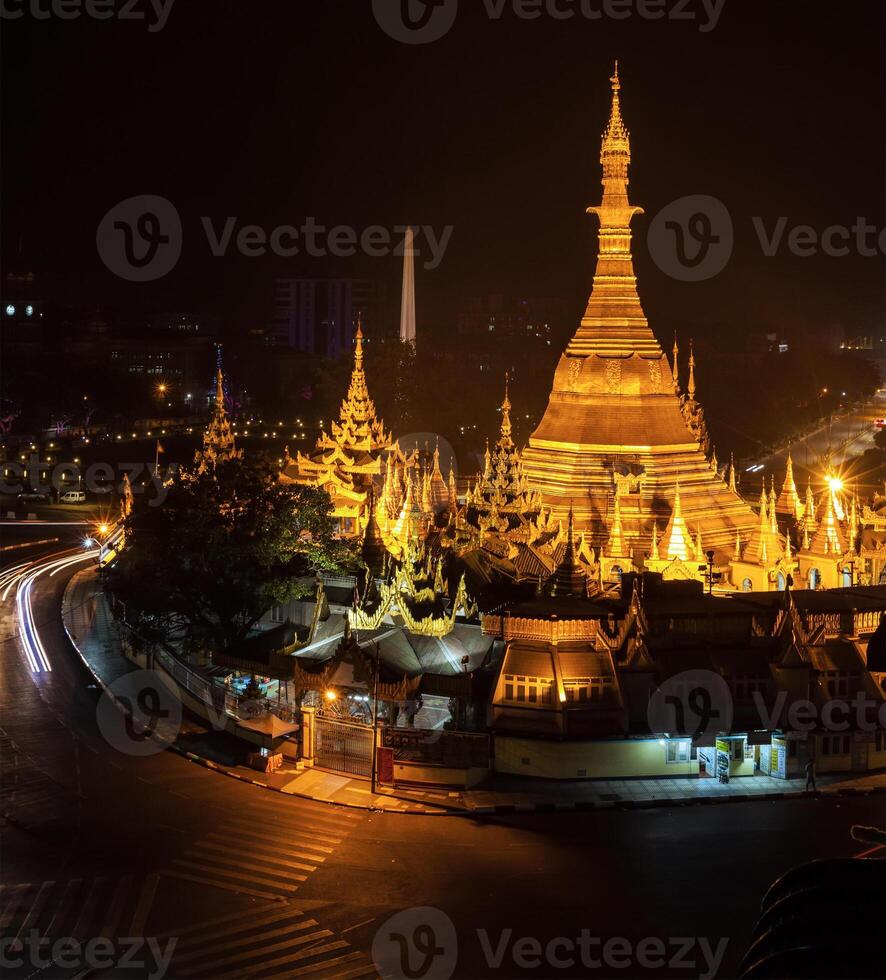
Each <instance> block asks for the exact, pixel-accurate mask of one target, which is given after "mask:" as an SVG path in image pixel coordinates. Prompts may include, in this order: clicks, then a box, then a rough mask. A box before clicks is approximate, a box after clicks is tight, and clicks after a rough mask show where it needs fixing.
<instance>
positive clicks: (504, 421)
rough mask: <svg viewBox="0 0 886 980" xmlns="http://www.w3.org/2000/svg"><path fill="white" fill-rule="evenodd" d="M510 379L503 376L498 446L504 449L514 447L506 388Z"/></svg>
mask: <svg viewBox="0 0 886 980" xmlns="http://www.w3.org/2000/svg"><path fill="white" fill-rule="evenodd" d="M509 381H510V378H509V377H508V375H507V374H505V400H504V401H503V402H502V403H501V438H500V439H499V440H498V444H499V445H500V446H502V447H503V448H505V449H510V448H511V447H512V446H513V445H514V440H513V439H512V438H511V399H510V397H509V392H508V387H509Z"/></svg>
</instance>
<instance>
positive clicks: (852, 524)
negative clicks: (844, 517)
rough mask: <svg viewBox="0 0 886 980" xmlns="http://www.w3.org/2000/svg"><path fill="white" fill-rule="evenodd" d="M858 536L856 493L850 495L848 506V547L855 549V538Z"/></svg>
mask: <svg viewBox="0 0 886 980" xmlns="http://www.w3.org/2000/svg"><path fill="white" fill-rule="evenodd" d="M857 537H858V495H857V494H855V495H854V496H853V497H852V503H851V505H850V507H849V548H850V549H852V550H854V549H855V539H856V538H857Z"/></svg>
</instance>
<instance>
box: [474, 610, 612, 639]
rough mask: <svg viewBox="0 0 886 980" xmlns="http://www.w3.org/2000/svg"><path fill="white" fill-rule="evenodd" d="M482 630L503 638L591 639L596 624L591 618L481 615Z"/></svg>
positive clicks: (595, 632)
mask: <svg viewBox="0 0 886 980" xmlns="http://www.w3.org/2000/svg"><path fill="white" fill-rule="evenodd" d="M483 632H484V633H485V634H486V635H487V636H500V637H501V638H502V639H504V640H546V641H548V642H555V641H565V640H593V639H594V637H595V636H596V635H597V624H596V621H595V620H593V619H523V618H521V617H517V616H494V615H486V616H484V617H483Z"/></svg>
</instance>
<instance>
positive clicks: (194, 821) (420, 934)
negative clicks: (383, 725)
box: [0, 529, 886, 978]
mask: <svg viewBox="0 0 886 980" xmlns="http://www.w3.org/2000/svg"><path fill="white" fill-rule="evenodd" d="M33 533H36V529H34V532H33ZM78 537H79V531H73V532H72V534H71V544H72V545H74V546H76V544H77V540H78ZM62 545H63V543H62V544H60V545H55V546H53V547H52V549H51V550H53V551H55V550H58V549H59V548H60V547H62ZM23 554H24V555H25V556H26V557H33V553H29V552H25V553H23ZM22 560H25V558H23V557H19V556H17V557H16V559H15V562H12V561H6V562H5V563H4V564H6V565H10V564H15V563H17V562H19V561H22ZM71 571H72V570H68V571H64V572H63V573H60V574H58V575H56V576H55V577H52V578H50V577H48V576H44V577H43V578H41V579H38V580H37V583H36V584H35V592H34V606H33V608H34V615H35V620H36V622H37V624H38V627H39V629H40V631H41V636H42V638H43V643H44V646H45V649H46V652H47V655H48V659H49V661H50V664H51V668H52V669H51V671H49V672H40V673H32V672H31V670H30V668H29V666H28V663H27V661H26V659H25V657H24V654H23V652H22V649H21V647H20V645H19V642H18V641H17V640H16V639H15V636H14V631H15V623H14V621H13V612H14V604H13V603H12V602H11V600H7V601H6V602H5V603H3V605H2V607H0V638H2V640H3V643H2V660H0V748H2V794H0V802H2V813H3V816H4V826H3V843H2V881H3V885H4V889H3V892H2V894H0V925H2V928H3V933H4V935H7V936H9V935H13V936H14V935H19V936H20V937H26V936H27V935H28V934H29V930H30V929H33V928H37V929H40V930H41V931H43V932H45V933H46V934H48V935H50V936H53V937H56V936H72V937H79V938H80V939H81V940H87V939H89V938H92V937H102V936H104V937H106V941H107V942H109V943H111V945H112V947H113V949H114V955H115V956H119V955H120V953H121V951H122V948H123V943H122V938H121V937H130V936H135V937H140V936H150V937H153V938H154V939H155V946H156V949H158V950H159V953H158V954H156V955H157V959H158V960H159V961H161V962H162V957H163V955H164V953H165V951H166V950H168V947H167V946H166V945H165V944H166V943H167V942H168V941H169V939H170V938H175V937H178V943H177V944H176V946H175V948H174V951H173V958H172V961H171V966H169V967H168V971H167V973H166V975H167V976H170V977H187V976H193V977H213V978H214V977H220V976H231V977H236V976H277V975H279V976H300V975H307V976H310V977H324V976H342V977H345V976H362V975H373V974H374V972H375V970H374V968H373V966H372V961H371V960H370V955H369V954H371V952H372V950H373V942H375V943H376V946H375V954H376V958H377V962H378V963H379V964H380V966H382V967H387V966H388V965H391V964H393V968H394V972H393V973H390V975H399V976H402V975H404V974H403V973H402V971H399V970H398V968H397V964H399V963H400V948H401V944H407V945H408V944H415V945H417V946H418V949H415V948H413V945H408V948H409V950H410V951H411V955H412V959H411V961H410V962H411V965H412V975H414V976H420V975H426V976H430V977H436V976H450V975H454V976H457V977H487V976H493V977H494V976H498V977H521V976H577V975H583V976H587V975H588V974H590V975H596V976H601V977H608V976H632V977H633V976H687V977H688V976H702V975H707V976H710V975H714V974H716V975H719V976H726V977H728V976H733V975H734V974H735V968H736V964H737V962H738V961H739V959H740V958H741V955H742V953H743V950H744V947H745V945H746V943H747V938H748V935H749V933H750V930H751V928H752V927H753V923H754V919H755V914H756V910H757V908H758V906H759V902H760V899H761V897H762V895H763V892H764V891H765V889H766V887H767V886H768V884H769V883H770V882H771V881H772V880H773V879H774V878H775V877H777V876H778V875H779V874H781V873H782V872H783V871H785V870H786V869H788V868H790V867H791V866H793V865H796V864H798V863H801V862H803V861H807V860H810V859H812V858H815V857H822V856H828V855H851V854H855V853H858V852H859V851H860V850H862V848H861V847H860V846H859V845H857V844H854V843H853V842H852V841H851V840H850V838H849V828H850V826H851V825H852V824H853V823H859V822H861V823H867V824H879V825H880V826H883V824H884V820H886V812H884V810H886V807H884V803H883V800H882V798H877V797H872V798H861V799H844V800H828V801H824V800H804V801H796V800H794V801H784V802H764V803H759V802H753V803H735V804H724V805H719V806H715V807H704V808H691V809H663V810H650V811H610V812H598V813H585V814H582V813H559V814H556V813H552V814H535V815H515V816H513V817H509V818H497V819H494V820H490V819H477V820H474V819H467V818H463V817H418V816H409V815H403V814H368V813H364V812H362V811H345V810H339V809H335V808H331V807H328V806H325V805H323V804H316V803H311V802H309V801H303V800H294V799H291V798H287V797H283V796H280V795H278V794H274V793H270V792H266V791H262V790H259V789H257V788H255V787H251V786H246V785H242V784H240V783H238V782H236V781H235V780H232V779H229V778H226V777H224V776H220V775H218V774H215V773H212V772H208V771H206V770H204V769H202V768H200V767H198V766H195V765H193V764H191V763H189V762H188V761H186V760H184V759H182V758H181V757H179V756H177V755H174V754H172V753H165V752H159V753H153V754H150V755H147V756H133V755H128V754H124V753H122V752H121V751H119V748H115V747H113V746H112V745H111V744H109V741H108V740H106V738H105V737H104V736H103V735H102V732H101V731H100V730H99V727H98V724H97V706H98V705H99V702H100V698H99V693H98V692H97V691H96V690H95V689H94V688H93V687H92V685H91V683H90V678H89V676H88V674H87V673H86V672H85V670H84V669H83V668H82V665H80V663H79V661H78V660H77V659H76V655H75V653H74V651H73V649H72V648H71V646H70V644H69V642H68V640H67V637H66V635H65V633H64V630H63V628H62V625H61V620H60V615H59V604H60V598H61V593H62V590H63V587H64V584H65V580H66V579H67V578H68V576H69V575H70V574H71ZM118 736H119V733H118V734H117V735H112V737H111V741H112V742H114V744H115V745H118V746H119V745H121V744H124V743H125V739H124V740H122V741H121V738H120V737H118ZM421 909H430V910H431V911H420V910H421ZM416 910H419V911H416ZM394 915H400V918H399V919H398V920H396V921H395V922H394V923H393V925H386V923H388V920H389V919H390V917H391V916H394ZM450 921H451V923H452V927H451V929H452V933H451V934H450V932H449V929H450V926H449V925H448V923H449V922H450ZM427 925H429V926H431V927H432V929H433V932H432V933H431V932H428V931H427V930H426V929H423V928H422V927H423V926H427ZM582 930H586V932H585V934H584V942H585V947H586V949H587V951H588V955H589V956H591V958H592V960H593V961H594V962H598V961H600V962H601V963H602V965H601V966H599V967H596V968H595V967H591V968H590V969H588V968H585V967H582V966H581V965H580V962H579V963H576V964H574V965H573V966H571V967H567V966H563V965H558V964H563V963H566V962H567V961H568V960H569V959H570V958H575V957H578V956H579V954H578V953H575V952H570V947H569V945H568V943H569V942H574V941H575V940H578V939H580V938H581V937H582ZM398 936H399V937H400V938H398ZM681 937H685V941H684V942H682V943H681V942H677V940H679V939H680V938H681ZM558 938H562V939H563V940H564V942H563V943H560V944H558V945H555V946H553V947H550V948H549V949H548V951H547V953H546V952H545V946H546V944H548V943H549V942H550V941H551V940H554V939H558ZM520 939H524V940H527V941H525V942H523V943H522V944H518V943H517V941H518V940H520ZM596 940H600V941H601V942H600V943H599V944H597V943H596ZM619 940H623V942H619ZM641 940H646V943H645V944H644V945H638V944H640V942H641ZM690 940H691V942H690ZM724 940H725V944H724V945H723V946H722V947H721V945H720V944H721V942H722V941H724ZM603 942H608V944H609V945H607V946H605V947H604V946H603V944H602V943H603ZM157 943H159V946H157V945H156V944H157ZM536 943H538V944H540V947H536ZM687 943H688V946H687V945H686V944H687ZM681 947H685V949H684V950H683V951H682V952H681ZM537 948H541V949H542V952H541V954H540V955H539V954H537V953H536V950H537ZM604 948H605V956H606V961H607V962H605V963H604V962H602V960H601V957H602V955H603V952H604ZM152 950H154V947H151V948H150V949H148V948H147V947H144V946H143V947H142V948H141V949H140V950H139V951H137V952H138V953H139V954H140V955H141V957H142V959H143V960H144V963H145V965H144V966H143V967H142V968H140V969H135V970H130V969H126V968H124V967H122V966H118V967H115V968H113V969H110V970H108V969H99V970H98V971H97V972H96V974H95V975H98V976H115V977H116V976H147V975H149V974H152V973H153V974H154V975H157V972H158V971H156V969H155V968H154V963H153V960H152V959H151V957H153V956H154V955H155V953H154V952H153V951H152ZM422 950H426V951H427V952H426V953H423V952H422ZM720 953H722V961H720V960H719V958H718V955H719V954H720ZM6 955H7V957H9V956H14V955H15V952H14V951H13V952H7V953H6ZM19 955H21V956H23V957H24V960H25V962H23V963H22V965H21V966H18V967H13V968H11V969H7V970H5V972H6V974H7V975H8V976H33V977H55V976H78V975H80V974H82V973H83V964H82V963H77V962H73V961H72V965H69V966H66V967H65V968H62V967H61V966H60V965H59V964H58V963H56V964H54V965H49V966H44V967H35V966H34V965H33V962H28V957H29V956H30V953H24V954H19ZM132 958H133V959H137V958H138V956H137V955H133V956H132ZM81 959H82V957H81ZM75 960H76V957H75ZM712 961H714V962H715V964H716V968H714V967H709V966H708V965H707V964H708V963H709V962H712ZM66 962H68V961H66ZM690 962H691V964H692V965H691V966H687V965H686V964H687V963H690ZM425 963H427V964H429V970H428V972H427V973H426V974H422V972H421V968H422V966H424V965H425ZM496 963H497V964H498V965H497V966H496V965H495V964H496ZM607 963H608V965H607ZM681 963H682V964H683V966H682V967H681V965H680V964H681ZM646 964H648V965H646ZM385 972H388V971H387V970H386V971H385Z"/></svg>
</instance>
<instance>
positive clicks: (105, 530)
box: [98, 524, 109, 534]
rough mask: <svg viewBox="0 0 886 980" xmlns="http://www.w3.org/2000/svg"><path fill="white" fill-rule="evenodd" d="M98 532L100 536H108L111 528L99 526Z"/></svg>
mask: <svg viewBox="0 0 886 980" xmlns="http://www.w3.org/2000/svg"><path fill="white" fill-rule="evenodd" d="M98 530H99V533H100V534H107V533H108V530H109V528H108V525H107V524H99V526H98Z"/></svg>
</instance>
